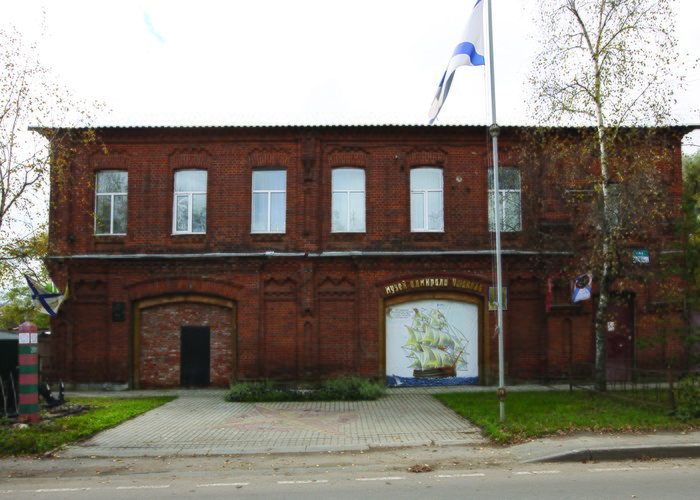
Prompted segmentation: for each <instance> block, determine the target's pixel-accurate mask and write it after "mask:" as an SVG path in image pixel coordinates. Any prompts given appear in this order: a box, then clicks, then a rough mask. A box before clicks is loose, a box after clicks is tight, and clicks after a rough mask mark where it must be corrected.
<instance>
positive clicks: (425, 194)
mask: <svg viewBox="0 0 700 500" xmlns="http://www.w3.org/2000/svg"><path fill="white" fill-rule="evenodd" d="M443 230H444V222H443V197H442V169H440V168H433V167H419V168H414V169H412V170H411V231H413V232H420V231H443Z"/></svg>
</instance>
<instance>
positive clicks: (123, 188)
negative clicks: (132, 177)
mask: <svg viewBox="0 0 700 500" xmlns="http://www.w3.org/2000/svg"><path fill="white" fill-rule="evenodd" d="M128 184H129V174H128V172H122V171H117V170H105V171H103V172H97V176H96V179H95V234H120V235H124V234H126V215H127V198H128Z"/></svg>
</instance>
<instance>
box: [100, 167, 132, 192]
mask: <svg viewBox="0 0 700 500" xmlns="http://www.w3.org/2000/svg"><path fill="white" fill-rule="evenodd" d="M127 179H128V174H127V172H115V171H105V172H97V179H96V181H95V184H96V191H97V192H98V193H126V192H127V184H128V183H127Z"/></svg>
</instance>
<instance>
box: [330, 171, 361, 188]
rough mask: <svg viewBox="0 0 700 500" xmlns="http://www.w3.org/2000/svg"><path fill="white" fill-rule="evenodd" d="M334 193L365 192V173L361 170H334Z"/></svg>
mask: <svg viewBox="0 0 700 500" xmlns="http://www.w3.org/2000/svg"><path fill="white" fill-rule="evenodd" d="M333 190H334V191H364V190H365V171H364V170H362V169H359V168H336V169H335V170H333Z"/></svg>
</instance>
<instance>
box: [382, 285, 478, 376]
mask: <svg viewBox="0 0 700 500" xmlns="http://www.w3.org/2000/svg"><path fill="white" fill-rule="evenodd" d="M483 308H484V305H483V297H481V296H474V295H469V294H461V293H450V292H445V293H415V294H407V295H404V296H401V297H395V298H391V299H386V300H385V301H384V311H383V314H382V316H383V348H384V359H385V375H386V382H387V385H388V386H389V387H397V386H436V385H466V384H477V383H479V382H480V380H481V378H480V377H481V372H482V366H483V358H484V355H483V351H484V342H483V340H482V337H483V331H484V310H483Z"/></svg>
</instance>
